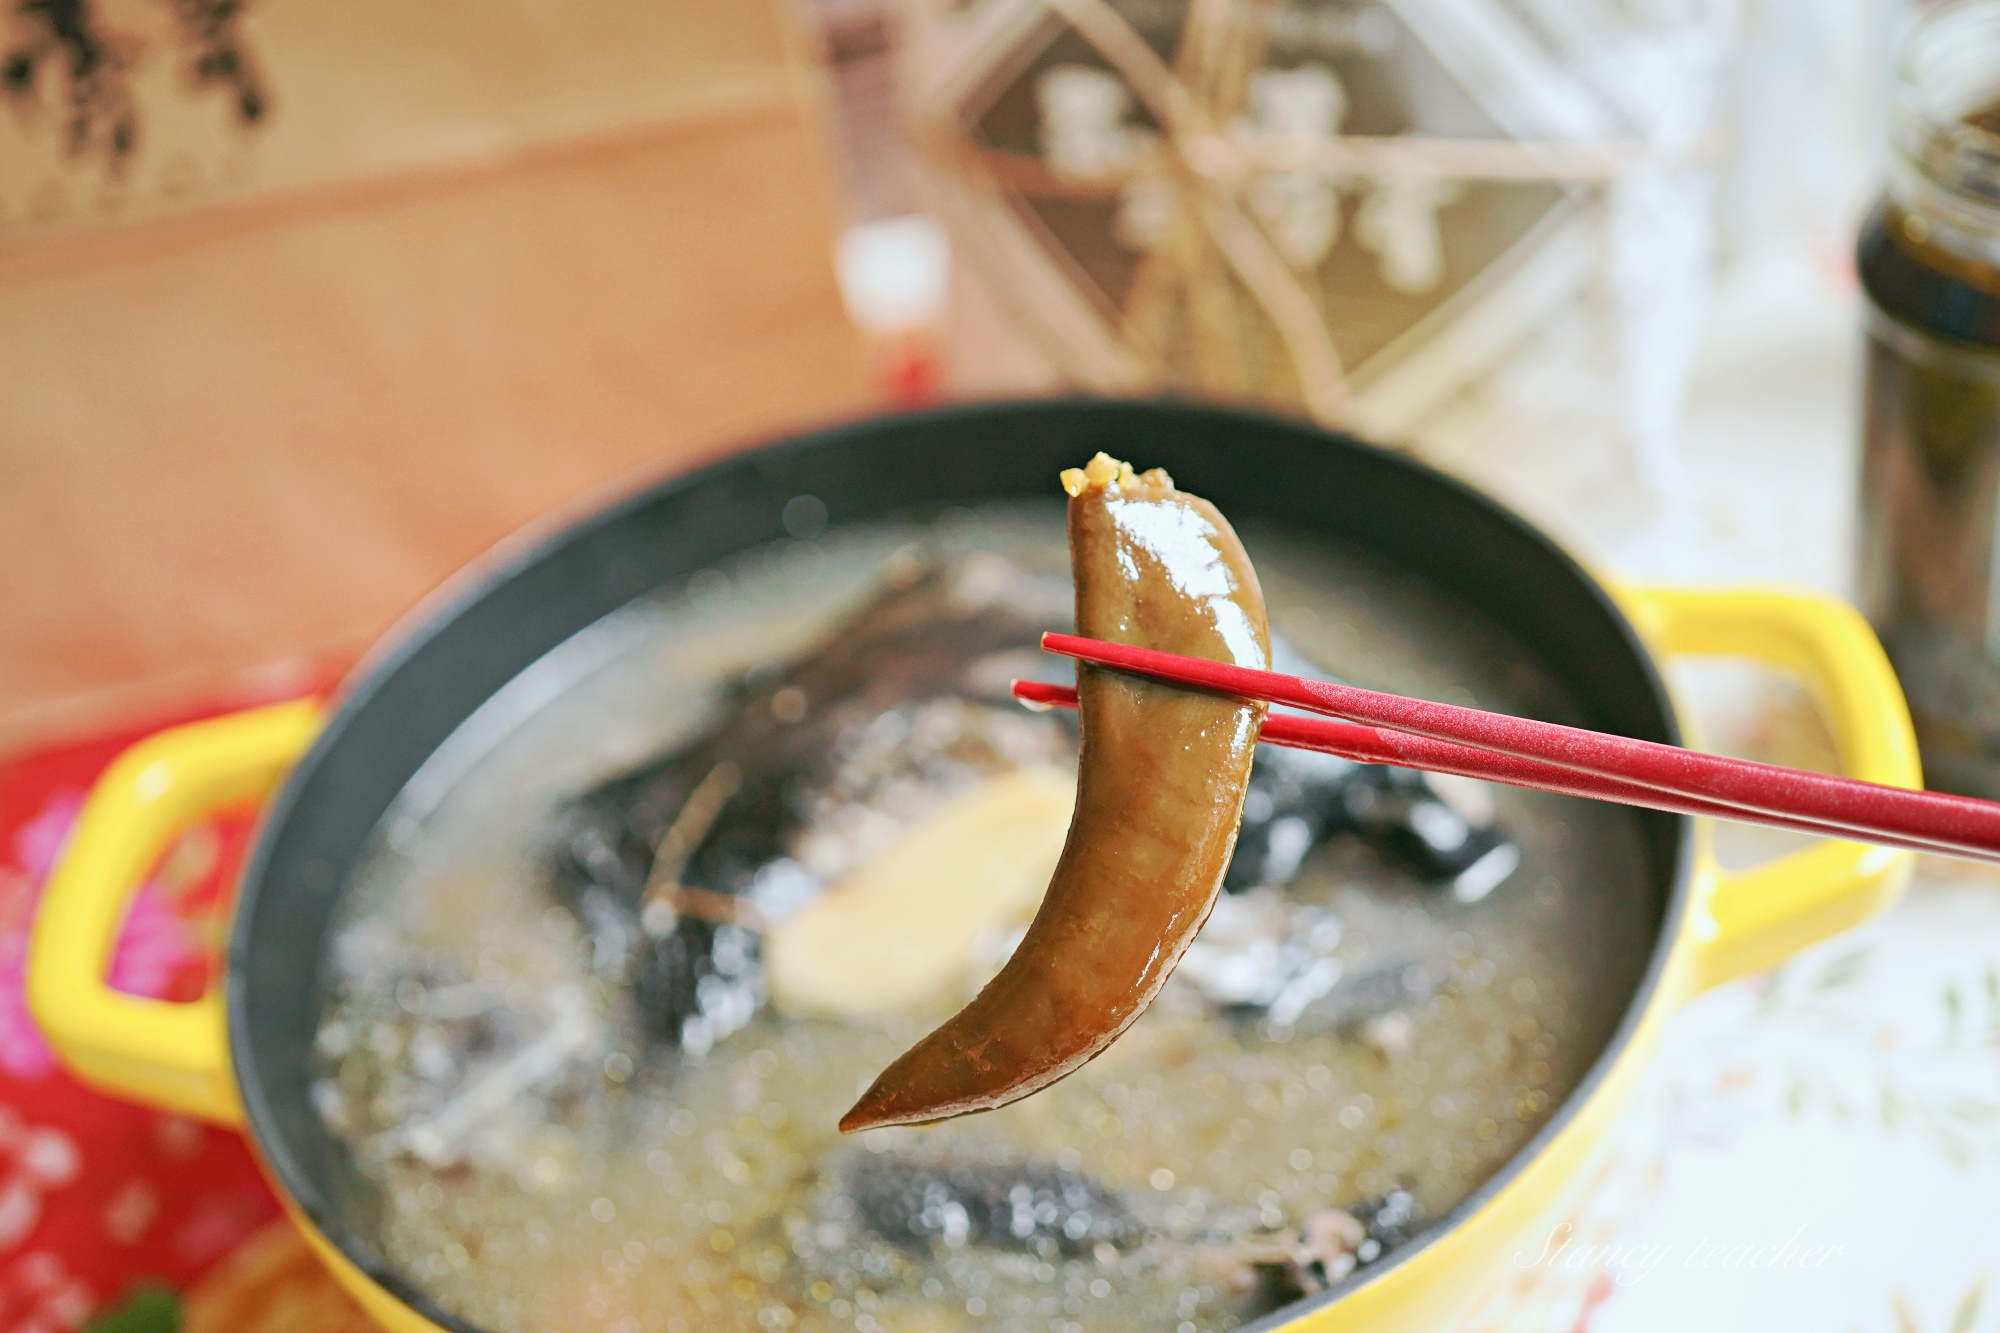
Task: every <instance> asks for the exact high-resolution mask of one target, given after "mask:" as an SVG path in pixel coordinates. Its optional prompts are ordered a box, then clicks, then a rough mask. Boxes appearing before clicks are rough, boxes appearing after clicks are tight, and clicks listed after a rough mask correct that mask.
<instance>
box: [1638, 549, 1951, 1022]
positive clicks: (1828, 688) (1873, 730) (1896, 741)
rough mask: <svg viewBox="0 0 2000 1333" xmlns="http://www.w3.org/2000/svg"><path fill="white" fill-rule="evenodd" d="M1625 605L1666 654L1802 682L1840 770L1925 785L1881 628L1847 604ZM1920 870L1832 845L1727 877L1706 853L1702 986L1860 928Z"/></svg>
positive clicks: (1769, 598)
mask: <svg viewBox="0 0 2000 1333" xmlns="http://www.w3.org/2000/svg"><path fill="white" fill-rule="evenodd" d="M1617 598H1618V601H1619V603H1620V604H1621V605H1622V606H1623V607H1624V609H1625V611H1626V612H1627V614H1629V615H1630V616H1631V618H1632V620H1633V622H1634V623H1635V624H1636V625H1637V626H1638V628H1639V631H1640V633H1641V634H1642V635H1643V636H1644V637H1645V638H1646V639H1647V640H1648V641H1649V642H1650V643H1651V644H1652V645H1653V646H1654V647H1655V648H1656V649H1657V650H1659V651H1660V652H1661V653H1662V654H1665V655H1671V656H1688V657H1745V658H1750V659H1752V660H1754V661H1758V662H1762V663H1764V664H1765V665H1767V666H1771V667H1775V668H1777V669H1778V670H1780V671H1784V672H1786V673H1787V674H1789V675H1792V676H1796V677H1797V678H1798V679H1799V680H1800V681H1801V683H1803V684H1804V685H1805V687H1806V689H1807V690H1808V691H1809V692H1810V693H1811V695H1812V697H1813V700H1814V702H1815V703H1817V704H1818V705H1819V708H1820V712H1821V714H1822V716H1823V717H1824V718H1825V719H1826V722H1827V726H1828V728H1829V729H1830V730H1831V731H1832V732H1833V739H1834V742H1835V744H1836V746H1837V747H1838V749H1839V752H1840V768H1841V772H1842V773H1844V774H1846V775H1847V776H1849V777H1856V778H1862V779H1865V780H1866V781H1869V782H1881V783H1887V784H1889V785H1891V786H1896V787H1921V786H1922V785H1923V770H1922V768H1921V767H1920V766H1919V764H1918V761H1917V738H1916V733H1915V731H1914V730H1913V729H1912V728H1911V725H1910V710H1909V707H1908V706H1907V705H1906V704H1905V703H1904V702H1903V691H1902V687H1901V686H1899V685H1898V684H1897V682H1896V673H1895V672H1894V670H1893V669H1891V667H1890V665H1889V658H1888V655H1887V654H1886V653H1884V652H1883V651H1882V645H1881V643H1880V642H1879V641H1878V640H1877V639H1876V637H1875V633H1874V631H1873V630H1871V629H1870V628H1869V627H1868V622H1867V621H1865V620H1863V619H1862V618H1861V614H1860V612H1858V611H1856V610H1855V609H1854V608H1853V607H1852V606H1850V605H1848V604H1847V603H1846V602H1842V601H1836V600H1835V599H1833V598H1830V597H1821V596H1817V595H1814V594H1810V593H1794V592H1778V591H1771V590H1764V589H1746V590H1731V591H1707V590H1694V589H1680V588H1630V587H1628V588H1621V589H1618V590H1617ZM1699 836H1701V837H1702V838H1703V839H1704V840H1705V839H1706V837H1707V833H1706V831H1705V830H1704V831H1703V833H1702V834H1701V835H1699ZM1914 865H1915V857H1914V856H1913V855H1912V854H1911V853H1909V852H1903V851H1895V850H1891V849H1889V848H1885V847H1871V846H1868V845H1866V844H1864V843H1858V842H1845V841H1840V840H1836V839H1828V840H1825V841H1822V842H1816V843H1814V844H1813V845H1812V846H1810V847H1807V848H1804V849H1802V850H1800V851H1796V852H1792V853H1790V854H1789V855H1786V856H1781V857H1779V858H1778V859H1776V860H1774V861H1770V862H1767V863H1765V864H1764V865H1760V866H1757V867H1755V868H1753V869H1750V870H1742V871H1734V870H1722V869H1720V868H1719V867H1717V866H1716V865H1715V864H1714V862H1713V860H1712V859H1710V858H1709V857H1706V856H1704V857H1703V858H1702V859H1701V862H1700V866H1701V869H1700V870H1698V872H1697V874H1698V881H1697V883H1696V885H1695V900H1694V926H1695V938H1696V941H1697V955H1696V982H1695V984H1696V985H1697V986H1698V987H1699V988H1702V989H1706V988H1707V987H1710V986H1714V985H1718V984H1720V983H1722V982H1724V981H1728V980H1731V979H1732V978H1735V977H1740V976H1743V975H1745V974H1746V973H1750V972H1757V971H1761V970H1763V969H1765V968H1767V967H1771V966H1773V965H1774V964H1776V963H1778V962H1780V961H1782V960H1783V959H1785V958H1786V957H1789V956H1790V955H1791V954H1794V953H1796V952H1798V951H1799V950H1800V949H1803V948H1805V947H1806V946H1807V945H1809V944H1815V943H1817V942H1818V941H1820V940H1823V939H1825V938H1827V937H1828V936H1830V935H1834V934H1837V933H1838V932H1840V931H1843V930H1846V929H1847V928H1848V927H1850V926H1854V925H1858V924H1859V923H1860V922H1862V921H1864V920H1866V919H1867V918H1868V917H1870V916H1873V915H1874V914H1875V913H1876V912H1878V911H1880V910H1881V909H1882V908H1884V907H1887V906H1888V905H1889V904H1890V903H1892V902H1894V901H1895V900H1896V898H1897V897H1898V896H1900V895H1901V893H1902V891H1903V886H1904V885H1905V884H1907V883H1908V882H1909V878H1910V872H1911V870H1912V868H1913V867H1914Z"/></svg>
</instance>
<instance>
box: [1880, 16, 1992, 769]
mask: <svg viewBox="0 0 2000 1333" xmlns="http://www.w3.org/2000/svg"><path fill="white" fill-rule="evenodd" d="M1892 140H1893V147H1894V152H1895V156H1894V166H1893V172H1892V178H1891V184H1890V188H1889V191H1888V193H1887V196H1886V197H1885V199H1884V200H1883V202H1882V203H1881V204H1880V205H1879V206H1878V207H1877V208H1876V209H1875V211H1874V213H1873V214H1872V215H1871V216H1870V218H1869V219H1868V222H1867V223H1866V225H1865V226H1864V228H1863V230H1862V234H1861V239H1860V244H1859V248H1858V254H1857V263H1858V266H1859V270H1860V276H1861V282H1862V286H1863V288H1864V290H1865V291H1866V293H1867V295H1868V301H1869V311H1868V316H1869V318H1868V351H1867V404H1866V410H1865V415H1864V443H1863V456H1862V474H1861V497H1860V500H1861V504H1860V532H1859V538H1860V542H1859V546H1860V551H1859V554H1860V565H1859V591H1860V596H1861V601H1862V605H1863V608H1864V609H1865V610H1866V611H1867V613H1868V616H1869V619H1870V620H1871V621H1872V622H1873V623H1874V625H1875V628H1876V630H1877V632H1878V633H1880V634H1881V636H1882V639H1883V643H1884V646H1885V647H1886V648H1887V649H1888V651H1889V655H1890V658H1891V660H1892V661H1893V662H1894V663H1895V666H1896V670H1897V673H1898V675H1899V676H1900V677H1901V678H1902V681H1903V687H1904V690H1905V692H1906V693H1907V695H1908V697H1909V700H1910V708H1911V713H1912V715H1913V717H1914V719H1915V721H1916V724H1917V733H1918V739H1919V742H1920V744H1921V746H1922V749H1923V760H1924V773H1925V779H1926V781H1927V782H1928V784H1929V785H1931V786H1934V787H1941V788H1946V789H1950V790H1957V791H1966V792H1972V793H1975V794H1979V795H1984V796H1993V797H2000V522H1996V520H2000V3H1979V4H1957V5H1949V6H1946V7H1944V8H1943V9H1941V10H1938V11H1935V12H1934V13H1933V15H1932V16H1931V17H1930V18H1928V19H1926V20H1925V21H1924V22H1922V23H1920V24H1919V25H1918V27H1917V28H1916V29H1915V30H1914V31H1913V33H1912V35H1911V38H1910V42H1909V45H1908V46H1907V47H1906V50H1905V55H1904V62H1903V67H1902V70H1901V75H1900V86H1899V88H1898V103H1897V107H1896V110H1895V120H1894V124H1893V128H1892Z"/></svg>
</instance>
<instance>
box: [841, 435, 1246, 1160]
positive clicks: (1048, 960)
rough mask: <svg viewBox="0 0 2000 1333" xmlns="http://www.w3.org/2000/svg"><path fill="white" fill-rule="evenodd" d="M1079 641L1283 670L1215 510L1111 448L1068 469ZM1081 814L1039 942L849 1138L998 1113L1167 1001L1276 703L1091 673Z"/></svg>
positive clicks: (919, 1047) (920, 1051) (905, 1071)
mask: <svg viewBox="0 0 2000 1333" xmlns="http://www.w3.org/2000/svg"><path fill="white" fill-rule="evenodd" d="M1062 480H1063V488H1064V489H1065V490H1067V491H1068V492H1069V495H1070V502H1069V543H1070V563H1071V568H1072V571H1073V573H1074V575H1075V580H1076V624H1077V632H1078V633H1080V634H1084V635H1088V636H1090V637H1092V638H1099V639H1108V640H1111V641H1112V642H1115V643H1128V644H1136V645H1141V646H1144V647H1147V648H1159V649H1163V650H1165V651H1168V652H1175V653H1184V654H1187V655H1188V656H1192V657H1205V658H1208V659H1210V660H1212V661H1218V662H1229V663H1233V664H1235V665H1238V666H1248V667H1257V668H1262V669H1268V668H1269V664H1270V636H1269V633H1268V631H1267V630H1266V627H1265V620H1264V596H1263V593H1262V592H1261V591H1260V590H1259V588H1258V586H1257V574H1256V571H1255V570H1253V569H1252V568H1251V567H1250V560H1249V557H1248V556H1246V555H1245V554H1244V552H1243V547H1242V544H1241V543H1239V542H1238V541H1237V539H1236V534H1235V533H1234V532H1233V531H1231V530H1230V527H1229V523H1228V522H1227V520H1225V519H1224V518H1223V517H1222V515H1221V514H1220V513H1218V512H1217V511H1216V509H1215V506H1214V505H1211V504H1210V503H1208V501H1206V500H1203V499H1200V498H1198V497H1196V496H1192V495H1186V494H1183V493H1182V492H1180V491H1177V490H1175V489H1174V484H1173V479H1172V478H1171V477H1169V476H1168V475H1167V474H1166V473H1165V472H1163V471H1161V470H1159V469H1157V468H1156V469H1154V470H1153V471H1150V472H1147V473H1144V474H1135V473H1134V472H1133V471H1132V468H1131V466H1130V465H1129V464H1125V463H1120V462H1118V461H1116V460H1114V459H1111V458H1107V457H1106V456H1105V455H1103V454H1099V455H1098V456H1097V457H1096V458H1094V459H1092V460H1091V461H1090V464H1089V465H1088V466H1087V467H1084V468H1076V469H1071V470H1070V471H1067V472H1065V473H1063V477H1062ZM1077 691H1078V695H1079V711H1080V713H1081V717H1082V724H1083V749H1082V756H1081V759H1080V761H1079V766H1078V775H1077V778H1078V780H1077V799H1076V811H1075V813H1074V814H1073V815H1072V816H1071V818H1070V827H1069V838H1068V841H1067V843H1066V844H1065V845H1064V848H1063V854H1062V859H1061V861H1059V862H1058V863H1057V866H1056V871H1055V877H1054V878H1053V879H1052V880H1051V881H1050V883H1049V888H1048V892H1047V894H1046V895H1045V896H1044V897H1043V899H1042V905H1041V910H1040V911H1039V912H1038V913H1037V914H1036V916H1035V919H1034V922H1033V924H1032V925H1030V926H1029V927H1028V933H1027V935H1026V937H1025V938H1024V939H1023V940H1022V941H1021V944H1020V947H1019V948H1017V949H1016V950H1015V951H1014V956H1013V957H1012V958H1010V959H1009V960H1008V961H1007V965H1006V966H1005V967H1004V968H1002V969H1001V971H1000V974H999V975H998V976H996V977H994V978H993V980H992V981H991V982H989V983H988V984H987V986H986V988H985V989H984V990H982V991H981V992H980V993H979V995H978V997H977V998H975V999H974V1000H973V1001H972V1003H970V1004H968V1005H967V1006H966V1007H965V1008H964V1009H962V1010H960V1011H959V1012H958V1013H957V1014H956V1015H954V1016H953V1017H952V1018H951V1019H949V1020H948V1021H947V1022H946V1023H945V1024H944V1025H943V1026H942V1027H940V1028H938V1029H937V1031H935V1032H933V1033H931V1034H930V1035H929V1036H927V1037H925V1038H924V1039H923V1040H922V1041H920V1042H918V1043H917V1044H916V1045H915V1046H913V1047H912V1048H910V1050H908V1051H907V1052H905V1053H904V1054H903V1055H902V1056H901V1057H900V1058H899V1059H897V1060H896V1061H895V1062H894V1063H893V1064H891V1065H890V1066H889V1068H888V1069H886V1070H884V1071H883V1073H882V1076H881V1077H880V1078H878V1079H876V1080H875V1083H874V1086H872V1087H870V1088H869V1089H868V1091H867V1092H866V1093H865V1094H863V1096H862V1098H861V1100H860V1101H858V1102H856V1103H855V1105H854V1108H853V1109H852V1110H850V1111H849V1112H848V1113H847V1114H846V1115H845V1116H843V1117H842V1118H841V1121H840V1128H841V1130H842V1131H843V1132H849V1133H851V1132H853V1131H855V1130H862V1129H871V1128H874V1127H876V1126H878V1125H903V1124H917V1123H921V1122H925V1121H931V1120H943V1119H947V1118H949V1117H951V1116H957V1115H964V1114H966V1113H968V1112H971V1111H990V1110H992V1109H994V1108H995V1107H1000V1106H1005V1105H1006V1104H1007V1103H1009V1102H1012V1101H1018V1100H1019V1099H1020V1098H1023V1097H1026V1096H1028V1095H1029V1094H1030V1093H1033V1092H1037V1091H1039V1090H1040V1089H1042V1088H1045V1087H1047V1086H1048V1085H1049V1084H1051V1083H1053V1082H1055V1081H1056V1080H1057V1079H1059V1078H1062V1077H1063V1076H1064V1075H1066V1074H1070V1073H1072V1072H1074V1071H1075V1070H1077V1069H1079V1068H1081V1067H1082V1066H1083V1064H1084V1063H1085V1062H1086V1061H1088V1060H1090V1059H1091V1058H1092V1057H1093V1056H1095V1055H1097V1054H1098V1053H1099V1052H1100V1051H1102V1050H1104V1048H1105V1047H1107V1046H1109V1045H1110V1044H1111V1043H1112V1042H1113V1041H1115V1040H1116V1039H1117V1038H1118V1035H1119V1034H1120V1033H1122V1032H1124V1031H1125V1029H1126V1028H1127V1027H1129V1026H1131V1024H1132V1021H1133V1020H1134V1019H1136V1018H1138V1016H1139V1015H1140V1014H1141V1013H1142V1012H1144V1011H1145V1008H1146V1006H1147V1005H1149V1004H1151V1003H1152V1001H1153V997H1154V996H1155V995H1157V994H1159V991H1160V987H1161V986H1162V985H1164V984H1165V983H1166V980H1167V977H1168V976H1169V975H1170V974H1171V973H1172V972H1173V970H1174V965H1175V964H1176V963H1177V962H1179V961H1180V957H1181V954H1182V952H1183V951H1184V950H1185V949H1186V948H1187V946H1188V945H1189V944H1190V943H1191V942H1192V941H1193V939H1194V937H1195V934H1196V932H1198V931H1199V930H1200V929H1201V926H1202V923H1203V922H1204V921H1206V920H1207V919H1208V913H1209V909H1210V908H1212V907H1213V906H1214V905H1215V898H1216V894H1217V892H1218V891H1219V890H1220V888H1221V886H1222V876H1223V872H1224V871H1225V870H1227V869H1228V867H1229V857H1230V853H1231V851H1232V850H1233V849H1234V848H1235V845H1236V831H1237V826H1238V824H1239V822H1240V821H1241V818H1242V813H1243V797H1244V793H1245V792H1246V790H1247V789H1248V786H1249V781H1250V760H1251V757H1252V755H1253V754H1254V753H1255V751H1256V748H1257V732H1258V728H1259V727H1260V726H1261V725H1262V724H1263V720H1264V705H1263V704H1261V703H1250V702H1244V701H1241V700H1233V699H1226V698H1221V697H1218V696H1216V695H1213V694H1206V693H1202V692H1199V691H1194V690H1188V689H1183V688H1181V687H1178V686H1174V685H1169V684H1165V683H1162V682H1159V681H1152V680H1144V679H1141V678H1139V677H1136V676H1127V675H1122V674H1120V673H1118V672H1114V671H1107V670H1104V669H1102V668H1099V667H1093V666H1083V667H1081V668H1080V669H1079V674H1078V680H1077Z"/></svg>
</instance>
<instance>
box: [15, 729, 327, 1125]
mask: <svg viewBox="0 0 2000 1333" xmlns="http://www.w3.org/2000/svg"><path fill="white" fill-rule="evenodd" d="M319 716H320V710H319V706H318V705H317V704H316V703H314V702H313V701H311V700H303V701H300V702H296V703H285V704H274V705H271V706H270V707H266V708H256V709H251V710H249V711H246V712H241V713H232V714H229V715H227V716H224V717H218V718H212V719H210V720H208V721H205V722H193V723H189V724H188V725H186V726H182V727H175V728H173V729H171V730H169V731H163V732H160V733H159V734H157V735H155V736H150V737H148V738H147V739H145V740H143V741H140V742H139V743H138V744H137V745H134V746H133V747H132V748H131V749H129V750H127V751H125V753H123V754H121V755H119V756H118V758H117V759H116V760H114V761H113V762H112V764H111V766H110V767H109V768H107V769H106V770H105V771H104V773H103V775H102V776H101V777H99V778H98V780H97V783H96V785H95V786H93V787H92V788H91V791H90V796H89V799H88V800H86V801H85V802H84V806H83V812H82V814H81V815H80V816H79V817H78V819H77V823H76V828H75V830H74V832H73V833H72V834H71V835H70V841H69V848H68V850H67V851H65V852H64V853H63V857H62V860H61V861H60V862H59V863H58V864H57V866H56V868H55V871H54V873H53V874H52V875H51V876H50V877H49V883H48V887H47V888H46V889H45V890H44V891H43V894H42V901H41V907H40V910H39V911H38V912H37V913H36V916H35V928H34V936H33V939H32V941H31V942H30V944H29V947H28V1003H29V1005H30V1007H31V1008H32V1010H33V1012H34V1015H35V1021H36V1022H37V1023H38V1024H39V1025H40V1026H41V1029H42V1032H43V1033H44V1035H46V1036H47V1038H48V1040H49V1044H50V1045H51V1046H52V1047H53V1048H54V1049H55V1052H56V1054H57V1055H58V1056H59V1057H60V1058H61V1059H62V1062H63V1063H64V1064H65V1065H67V1066H68V1067H69V1069H70V1070H71V1071H72V1072H73V1073H75V1074H76V1076H77V1077H78V1078H79V1079H81V1080H83V1081H84V1082H85V1083H89V1084H91V1085H93V1086H95V1087H97V1088H100V1089H102V1090H104V1091H106V1092H109V1093H112V1094H114V1095H116V1096H120V1097H127V1098H131V1099H133V1100H135V1101H142V1102H148V1103H151V1104H152V1105H155V1106H160V1107H165V1108H167V1109H169V1110H175V1111H183V1112H186V1113H187V1114H189V1115H194V1116H199V1117H201V1118H202V1119H204V1120H212V1121H215V1122H217V1123H219V1124H236V1123H238V1122H240V1121H241V1119H242V1109H241V1107H240V1105H239V1103H238V1101H237V1096H236V1085H235V1080H234V1078H233V1077H232V1075H231V1074H230V1069H229V1038H228V1034H227V1032H226V1030H225V1024H224V1019H223V1008H222V987H221V985H220V984H219V983H218V984H212V985H211V986H210V987H209V990H208V993H207V994H205V995H203V996H202V997H201V998H200V999H199V1000H195V1001H193V1002H191V1003H187V1004H175V1003H171V1002H168V1001H164V1000H149V999H143V998H141V997H139V996H136V995H126V994H124V993H123V992H120V991H114V990H112V989H111V987H110V986H109V985H108V984H107V982H106V979H105V977H106V973H107V971H108V969H109V967H110V962H111V952H112V949H113V948H114V947H115V946H116V944H117V942H118V931H119V928H120V927H121V926H122V925H123V924H124V921H125V913H126V910H127V909H128V908H129V907H130V905H131V902H132V899H133V897H134V896H135V895H136V894H137V893H138V891H139V887H140V885H141V884H143V883H144V882H145V878H146V875H147V873H148V872H149V871H151V870H152V868H153V865H154V863H155V862H157V861H158V860H159V857H160V854H161V853H162V852H163V851H165V850H166V847H167V844H168V843H169V842H170V841H172V839H173V838H174V836H175V835H176V834H178V833H179V832H180V831H181V830H182V829H184V828H186V827H187V826H188V824H190V823H192V822H193V821H194V820H195V819H197V818H199V817H200V816H201V815H203V814H205V813H207V812H208V811H211V810H214V809H217V808H219V807H222V806H228V805H236V804H240V803H243V802H247V801H255V800H260V799H262V798H263V797H264V796H266V795H268V794H269V793H270V791H271V789H272V788H273V787H275V786H277V784H278V781H279V780H280V779H281V778H283V777H284V775H285V772H286V770H288V769H289V768H291V766H292V765H293V763H295V762H296V761H297V760H298V758H299V756H300V755H301V754H303V753H304V752H305V748H306V746H308V745H309V744H311V743H312V738H313V736H314V734H315V733H317V732H318V730H319V726H320V723H319Z"/></svg>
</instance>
